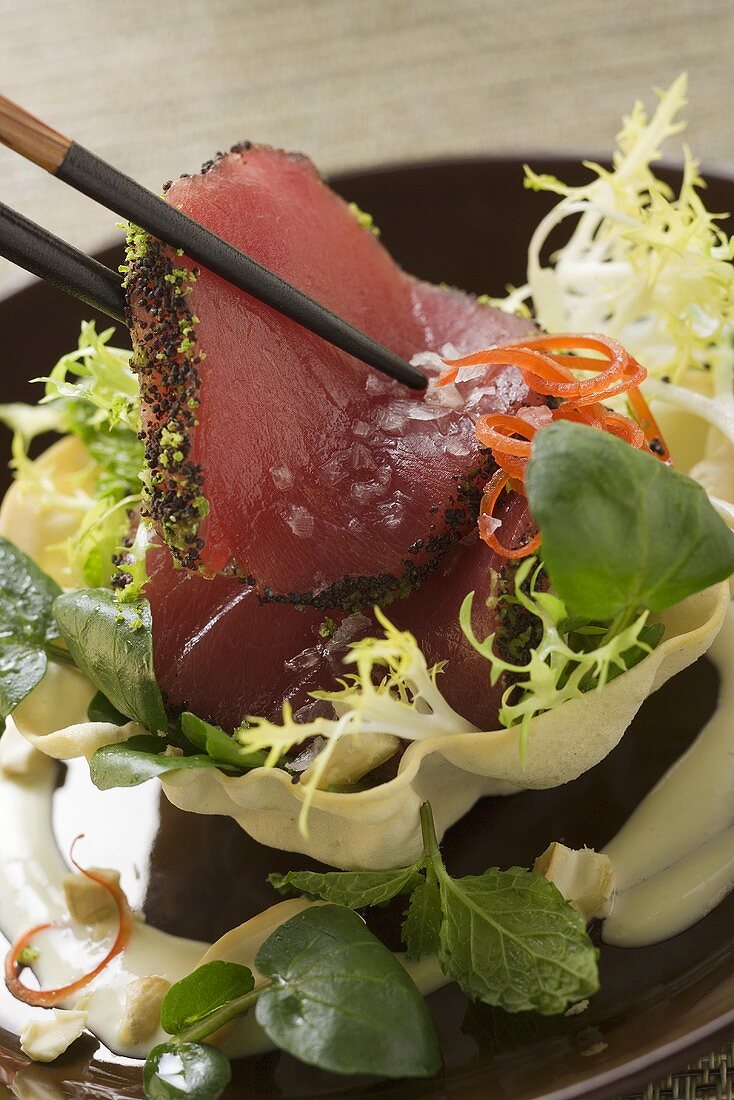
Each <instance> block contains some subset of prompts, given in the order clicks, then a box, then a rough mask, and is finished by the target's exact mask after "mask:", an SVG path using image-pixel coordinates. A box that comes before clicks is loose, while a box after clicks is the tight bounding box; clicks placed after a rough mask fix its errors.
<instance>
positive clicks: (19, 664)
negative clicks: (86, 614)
mask: <svg viewBox="0 0 734 1100" xmlns="http://www.w3.org/2000/svg"><path fill="white" fill-rule="evenodd" d="M60 592H61V589H60V588H59V586H58V585H57V584H56V582H55V581H53V580H52V579H51V578H50V577H48V576H46V574H45V573H43V572H42V571H41V570H40V569H39V568H38V566H37V565H36V564H35V562H34V561H32V559H31V558H29V557H28V555H27V554H24V553H23V551H22V550H19V549H18V548H17V546H14V545H13V543H12V542H9V541H8V540H7V539H4V538H0V730H2V729H3V728H4V725H5V721H4V720H5V719H6V718H7V717H8V715H9V714H11V713H12V712H13V711H14V710H15V708H16V707H17V706H18V704H19V703H20V702H22V700H23V699H25V697H26V695H28V694H29V692H31V691H32V690H33V688H34V687H35V686H36V684H38V683H39V682H40V681H41V680H42V679H43V675H44V673H45V671H46V664H47V654H46V647H47V646H48V645H49V643H51V642H52V641H53V640H54V639H55V638H57V637H58V630H57V629H56V623H55V620H54V617H53V604H54V600H55V599H56V597H57V596H58V595H59V594H60Z"/></svg>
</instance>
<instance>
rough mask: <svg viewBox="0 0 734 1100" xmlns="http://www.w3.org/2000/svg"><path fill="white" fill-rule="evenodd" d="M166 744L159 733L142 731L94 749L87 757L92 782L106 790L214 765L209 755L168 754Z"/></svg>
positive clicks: (214, 766) (136, 784)
mask: <svg viewBox="0 0 734 1100" xmlns="http://www.w3.org/2000/svg"><path fill="white" fill-rule="evenodd" d="M166 744H167V742H166V741H164V740H163V738H161V737H149V736H147V735H141V736H140V737H131V738H129V740H127V741H119V742H118V743H117V744H115V745H105V746H103V748H101V749H97V751H96V752H95V754H94V756H93V757H92V759H91V760H90V761H89V774H90V777H91V779H92V782H93V783H94V785H95V787H97V788H99V790H100V791H109V790H110V789H111V788H112V787H137V786H138V785H139V784H140V783H146V782H147V781H148V780H149V779H155V777H156V776H159V775H165V773H166V772H173V771H182V770H185V771H189V770H190V769H191V768H216V766H217V765H216V763H215V761H214V760H212V759H211V758H210V757H208V756H170V755H167V754H166V751H165V750H166Z"/></svg>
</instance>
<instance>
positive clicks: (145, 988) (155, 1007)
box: [119, 975, 171, 1046]
mask: <svg viewBox="0 0 734 1100" xmlns="http://www.w3.org/2000/svg"><path fill="white" fill-rule="evenodd" d="M170 988H171V983H170V982H168V981H166V979H165V978H159V977H156V976H155V975H151V976H149V977H145V978H135V980H134V981H132V982H130V984H129V985H128V986H126V987H125V1008H124V1011H123V1014H122V1019H121V1020H120V1028H119V1036H120V1040H121V1042H123V1043H125V1044H130V1045H132V1046H137V1044H138V1043H144V1042H145V1041H146V1039H150V1038H151V1036H153V1035H155V1033H156V1031H157V1030H158V1026H159V1024H160V1019H161V1005H162V1004H163V998H164V997H165V995H166V993H167V992H168V990H169V989H170Z"/></svg>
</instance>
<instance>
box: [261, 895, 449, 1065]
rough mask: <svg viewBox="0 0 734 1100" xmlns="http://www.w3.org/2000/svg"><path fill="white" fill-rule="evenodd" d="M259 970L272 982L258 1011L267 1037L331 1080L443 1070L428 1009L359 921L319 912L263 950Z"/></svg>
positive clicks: (339, 911) (288, 926)
mask: <svg viewBox="0 0 734 1100" xmlns="http://www.w3.org/2000/svg"><path fill="white" fill-rule="evenodd" d="M255 966H256V967H257V969H258V971H259V972H260V973H261V974H262V975H263V976H264V977H265V978H270V979H272V984H271V985H270V986H268V987H267V988H266V989H265V990H263V992H262V993H261V995H260V999H259V1001H258V1002H257V1009H256V1016H257V1022H258V1023H259V1024H260V1026H261V1027H262V1028H263V1030H264V1031H265V1033H266V1034H267V1035H268V1037H269V1038H270V1039H271V1040H272V1041H273V1042H274V1043H275V1044H276V1046H278V1047H280V1048H281V1050H285V1051H288V1053H289V1054H293V1055H295V1057H296V1058H300V1059H301V1061H302V1062H307V1063H309V1064H310V1065H316V1066H320V1067H321V1068H322V1069H327V1070H331V1071H332V1072H334V1073H371V1074H380V1075H382V1076H385V1077H430V1076H432V1075H433V1074H435V1073H437V1072H438V1070H439V1068H440V1065H441V1055H440V1052H439V1049H438V1042H437V1040H436V1034H435V1031H434V1029H433V1024H432V1022H431V1018H430V1016H429V1014H428V1010H427V1008H426V1005H425V1002H424V1000H423V998H422V996H421V994H420V993H419V991H418V989H417V987H416V985H415V984H414V982H413V981H412V980H411V978H410V977H409V976H408V974H407V973H406V971H405V970H404V969H403V967H402V966H401V965H400V963H399V962H398V961H397V959H396V958H395V956H394V955H393V954H392V953H391V952H390V951H388V949H387V948H386V947H385V946H384V945H383V944H381V943H380V941H379V940H378V939H376V938H375V936H373V935H372V933H371V932H370V931H369V929H368V928H367V927H366V925H365V924H364V922H363V921H362V920H360V918H359V917H358V916H357V914H356V913H354V912H352V911H351V910H349V909H345V908H343V907H341V906H335V905H323V906H314V907H313V908H311V909H306V910H305V911H304V912H302V913H298V914H297V915H296V916H295V917H291V919H290V920H288V921H286V922H285V924H283V925H281V926H280V928H277V929H276V930H275V932H273V934H272V935H271V936H270V937H269V938H268V939H267V940H266V941H265V943H264V944H263V945H262V947H261V948H260V950H259V951H258V953H257V957H256V958H255Z"/></svg>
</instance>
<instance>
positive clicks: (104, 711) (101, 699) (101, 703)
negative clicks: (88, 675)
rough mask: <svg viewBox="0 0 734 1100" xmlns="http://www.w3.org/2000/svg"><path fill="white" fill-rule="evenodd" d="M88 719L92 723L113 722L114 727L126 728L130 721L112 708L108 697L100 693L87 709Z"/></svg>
mask: <svg viewBox="0 0 734 1100" xmlns="http://www.w3.org/2000/svg"><path fill="white" fill-rule="evenodd" d="M87 718H88V719H89V721H90V722H111V723H112V725H113V726H124V725H126V724H127V722H128V721H129V718H127V716H126V715H124V714H120V711H119V710H117V708H116V707H113V706H112V703H111V702H110V701H109V699H108V698H107V696H106V695H105V694H104V693H103V692H101V691H98V692H97V694H96V695H95V696H94V698H93V699H92V701H91V703H90V704H89V706H88V707H87Z"/></svg>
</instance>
